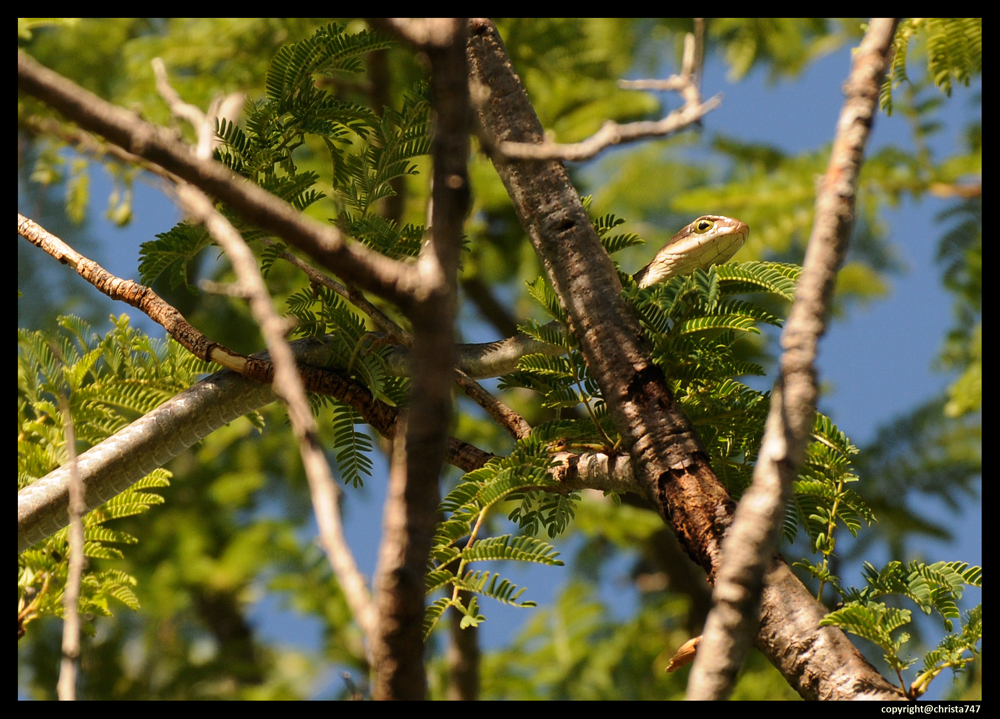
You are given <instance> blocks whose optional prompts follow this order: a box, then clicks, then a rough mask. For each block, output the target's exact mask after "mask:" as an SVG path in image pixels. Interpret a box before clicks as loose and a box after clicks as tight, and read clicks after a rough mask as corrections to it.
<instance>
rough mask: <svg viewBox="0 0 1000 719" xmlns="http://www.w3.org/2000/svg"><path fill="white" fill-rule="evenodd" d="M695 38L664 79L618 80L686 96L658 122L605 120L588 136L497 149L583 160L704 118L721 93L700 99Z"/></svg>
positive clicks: (523, 156)
mask: <svg viewBox="0 0 1000 719" xmlns="http://www.w3.org/2000/svg"><path fill="white" fill-rule="evenodd" d="M696 46H697V43H696V39H695V36H694V35H691V34H688V35H686V36H685V38H684V59H683V61H682V64H681V73H680V74H679V75H671V76H670V77H669V78H667V79H665V80H619V81H618V86H619V87H621V88H624V89H629V90H673V91H676V92H677V93H678V94H680V95H681V97H683V98H684V104H683V105H682V106H681V107H680V108H679V109H677V110H674V111H673V112H671V113H670V114H669V115H667V116H666V117H664V118H663V119H662V120H658V121H656V122H630V123H628V124H627V125H619V124H618V123H617V122H612V121H610V120H609V121H608V122H605V123H604V124H603V125H602V126H601V129H600V130H598V131H597V132H596V133H594V134H593V135H591V136H590V137H588V138H587V139H586V140H583V141H581V142H576V143H573V144H569V145H562V144H559V143H555V142H549V141H548V140H546V141H544V142H542V143H541V144H531V143H525V142H514V141H510V140H505V141H501V142H500V143H499V144H498V145H497V146H496V149H497V150H498V151H499V152H500V154H502V155H504V156H506V157H508V158H511V159H519V160H565V161H576V162H579V161H582V160H589V159H590V158H592V157H596V156H597V155H598V154H599V153H600V152H601V151H602V150H604V149H606V148H608V147H611V146H613V145H620V144H622V143H626V142H636V141H638V140H645V139H648V138H653V137H666V136H667V135H669V134H671V133H674V132H679V131H680V130H683V129H684V128H686V127H688V126H690V125H693V124H695V123H697V122H700V121H701V118H703V117H704V116H705V115H707V114H708V113H709V112H711V111H712V110H714V109H715V108H717V107H718V106H719V105H721V104H722V95H716V96H715V97H713V98H711V99H710V100H707V101H705V102H702V101H701V94H700V92H699V87H698V82H699V76H700V74H701V67H700V59H701V55H700V54H699V53H698V52H696Z"/></svg>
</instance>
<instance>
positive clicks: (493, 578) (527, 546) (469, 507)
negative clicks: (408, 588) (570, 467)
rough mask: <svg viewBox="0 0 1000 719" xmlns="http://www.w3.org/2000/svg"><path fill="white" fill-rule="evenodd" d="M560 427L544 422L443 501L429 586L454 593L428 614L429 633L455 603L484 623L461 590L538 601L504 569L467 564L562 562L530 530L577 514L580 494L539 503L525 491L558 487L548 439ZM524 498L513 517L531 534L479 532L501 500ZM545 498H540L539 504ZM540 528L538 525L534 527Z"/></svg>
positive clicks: (551, 527) (509, 600) (560, 524)
mask: <svg viewBox="0 0 1000 719" xmlns="http://www.w3.org/2000/svg"><path fill="white" fill-rule="evenodd" d="M555 429H556V428H553V427H545V426H542V427H538V428H536V429H535V430H534V431H533V432H532V433H531V435H530V436H529V437H527V438H526V439H522V440H520V441H518V443H517V446H516V447H515V448H514V450H513V451H512V452H511V453H510V454H509V455H508V456H506V457H503V458H496V459H493V460H490V461H489V462H488V463H487V464H486V465H485V466H484V467H482V468H480V469H477V470H475V471H473V472H469V473H468V474H466V475H465V476H464V477H463V478H462V481H461V482H459V484H458V485H457V486H456V487H455V488H454V489H453V490H452V491H451V492H449V493H448V495H447V496H446V497H445V498H444V499H443V500H442V501H441V511H442V512H443V513H445V514H446V517H445V519H444V521H443V522H441V524H439V525H438V529H437V533H436V534H435V537H434V542H433V547H432V549H431V566H430V568H429V570H428V575H427V589H428V592H433V591H436V590H439V589H442V588H444V589H447V590H448V591H450V593H451V596H448V597H443V598H441V599H438V600H437V601H435V602H434V603H433V604H431V606H430V607H428V610H427V613H426V615H425V617H424V630H425V634H429V633H430V632H431V630H433V629H434V627H435V626H436V625H437V622H438V620H439V619H440V618H441V615H442V614H443V613H444V611H445V610H446V609H447V608H448V607H449V606H451V607H455V609H457V610H458V611H459V612H461V613H462V614H463V625H465V626H468V625H470V624H472V625H478V623H479V622H481V621H483V620H484V619H485V617H483V616H482V615H480V614H479V613H478V608H477V607H478V605H477V604H475V603H474V601H475V597H473V603H463V601H462V597H461V595H460V592H463V591H464V592H469V593H472V594H473V595H483V596H487V597H490V598H492V599H495V600H497V601H499V602H503V603H506V604H512V605H514V606H518V607H531V606H534V602H518V598H519V597H520V596H521V593H522V592H523V591H524V590H523V589H519V588H518V587H516V586H515V585H514V584H512V583H511V582H509V581H507V580H506V579H502V578H501V577H500V575H499V574H492V575H491V574H490V572H488V571H484V572H473V571H469V570H467V569H466V567H467V565H468V564H469V563H471V562H478V561H488V560H497V559H510V560H514V561H519V562H534V563H540V564H549V565H561V564H562V562H561V561H560V560H558V559H556V557H557V556H558V553H557V552H556V551H555V550H554V549H553V548H552V546H551V545H549V544H548V543H546V542H543V541H540V540H537V539H535V538H534V537H532V536H530V535H532V534H535V533H536V532H537V530H538V529H539V528H541V527H545V528H547V529H548V531H549V536H555V534H557V533H558V532H559V531H562V530H563V529H564V528H565V526H566V523H567V522H568V520H569V519H570V518H571V516H572V503H573V502H575V501H576V499H577V498H576V497H575V496H573V495H570V497H566V498H561V501H559V500H557V501H555V502H552V501H548V502H546V503H544V506H538V505H536V504H534V503H532V501H531V500H530V499H529V497H528V496H527V492H526V490H528V489H530V488H532V487H549V488H551V489H554V488H555V487H557V483H556V482H555V480H553V479H551V478H550V476H549V469H550V468H551V466H552V458H551V456H550V454H551V452H550V449H551V447H550V443H551V441H552V440H553V439H555V438H557V437H558V436H559V435H558V433H554V430H555ZM518 500H519V501H520V504H519V505H518V506H517V507H516V508H515V509H514V510H513V511H512V512H511V516H510V518H511V519H512V520H515V521H519V522H520V524H521V526H522V528H524V529H525V530H526V531H527V534H526V535H525V536H519V537H513V536H511V535H502V536H498V537H480V536H479V534H480V532H481V531H482V525H483V521H484V520H485V518H486V515H487V513H488V512H489V510H490V509H491V508H492V507H494V506H496V505H498V504H499V503H501V502H507V501H518ZM539 504H542V503H539ZM532 530H534V531H532Z"/></svg>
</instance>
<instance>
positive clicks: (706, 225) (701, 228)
mask: <svg viewBox="0 0 1000 719" xmlns="http://www.w3.org/2000/svg"><path fill="white" fill-rule="evenodd" d="M713 227H715V223H714V222H712V221H711V220H698V223H697V224H696V225H695V226H694V231H695V232H708V231H709V230H711V229H712V228H713Z"/></svg>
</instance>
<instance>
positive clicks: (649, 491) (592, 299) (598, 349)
mask: <svg viewBox="0 0 1000 719" xmlns="http://www.w3.org/2000/svg"><path fill="white" fill-rule="evenodd" d="M469 56H470V68H471V70H472V81H471V82H472V83H474V84H477V85H478V86H479V87H480V88H482V92H484V93H489V96H490V98H491V99H490V101H488V102H478V103H477V105H476V109H477V112H478V113H479V120H480V125H481V126H482V127H483V128H484V130H485V132H487V133H488V134H489V135H490V136H492V137H493V138H497V140H500V139H504V140H517V141H522V142H526V143H529V144H533V143H537V142H538V141H539V140H540V139H541V135H542V131H541V127H540V125H539V123H538V120H537V118H536V117H535V116H534V112H533V110H532V108H531V105H530V102H529V101H528V98H527V95H526V93H525V92H524V89H523V87H521V85H520V82H519V80H518V79H517V77H516V75H515V74H514V72H513V69H512V68H511V66H510V60H509V58H508V57H507V55H506V53H505V51H504V49H503V44H502V42H501V41H500V38H499V36H498V35H497V31H496V28H495V27H494V26H493V25H492V23H490V22H489V21H487V20H481V19H476V20H473V21H472V23H471V30H470V39H469ZM497 170H498V172H499V174H500V176H501V179H502V180H503V182H504V184H505V186H506V187H507V190H508V194H509V195H510V196H511V198H512V200H513V202H514V206H515V209H516V210H517V213H518V216H519V218H520V219H521V222H522V224H523V225H524V227H525V228H526V230H527V232H528V235H529V237H530V238H531V241H532V244H533V246H534V247H535V251H536V253H537V254H538V255H539V257H540V258H541V260H542V263H543V266H544V267H545V269H546V273H547V274H548V276H549V279H550V280H551V282H552V286H553V288H554V289H555V291H556V293H557V294H558V295H559V298H560V301H561V302H562V303H563V304H564V306H565V307H566V309H567V311H568V313H569V316H570V319H571V322H572V325H573V329H574V334H576V336H577V338H578V339H579V340H580V346H581V349H582V351H583V354H584V357H585V358H586V360H587V364H588V366H589V367H590V370H591V372H592V374H593V376H594V377H595V379H596V381H597V382H598V384H599V386H600V387H601V390H602V393H603V395H604V396H605V397H606V398H607V402H608V409H609V411H610V414H611V417H612V418H613V420H614V422H615V426H616V428H617V429H618V431H619V433H620V434H621V436H622V438H623V443H624V445H625V447H626V448H627V449H628V452H629V455H630V457H631V459H632V467H633V472H634V473H635V474H636V475H637V479H638V481H639V482H640V483H641V485H642V486H643V488H644V493H645V495H646V497H647V498H648V499H649V501H651V502H652V503H654V505H655V506H656V507H657V509H658V511H659V512H660V514H661V516H662V517H663V519H664V520H665V521H666V522H667V523H668V524H670V526H671V527H673V528H674V530H675V532H676V533H677V535H678V538H679V539H680V541H681V544H682V545H683V546H684V548H685V549H686V550H687V552H688V553H689V554H690V555H691V556H692V557H694V558H696V559H697V561H698V562H699V563H700V564H701V565H702V566H703V567H704V568H705V569H706V571H708V572H709V576H710V577H711V576H713V575H714V572H715V570H716V569H717V567H718V560H719V555H720V549H719V548H720V542H721V539H722V536H723V534H724V532H725V530H726V529H727V527H728V524H729V522H730V521H731V518H732V512H733V509H734V507H733V503H732V501H731V499H730V498H729V496H728V494H727V492H726V491H725V489H724V488H723V487H722V485H721V483H720V482H719V481H718V479H717V478H716V477H715V475H714V473H713V472H712V470H711V467H710V466H709V465H708V461H707V460H708V457H707V454H706V452H705V450H704V448H703V447H702V445H701V442H700V440H699V439H698V436H697V434H696V433H695V432H694V429H693V427H692V426H691V424H690V422H689V421H688V420H687V418H686V417H685V416H684V415H683V413H682V412H680V410H679V408H678V407H677V406H676V402H675V400H674V398H673V396H672V394H671V393H670V390H669V387H668V386H667V383H666V379H665V378H664V376H663V374H662V371H661V370H660V369H659V368H658V367H657V366H656V365H654V364H653V363H652V360H651V359H650V356H649V351H648V349H647V348H646V347H645V346H644V345H643V344H642V342H641V340H640V339H639V338H640V337H641V333H640V332H639V331H638V327H637V325H636V320H635V317H634V315H633V314H632V313H631V312H629V311H628V309H627V308H626V307H625V306H624V304H623V301H622V299H621V285H620V283H619V282H618V279H617V276H616V275H615V272H614V267H613V265H612V263H611V260H610V258H609V257H608V256H607V254H606V253H605V252H604V251H603V249H602V247H601V245H600V242H599V240H598V238H597V237H596V233H594V232H593V229H592V227H591V225H590V221H589V218H588V217H587V215H586V212H584V211H583V208H582V206H581V205H580V202H579V197H578V196H577V194H576V192H575V190H574V189H573V188H572V185H571V184H570V182H569V178H568V176H567V175H566V172H565V169H564V168H562V167H561V166H559V165H558V164H557V163H554V162H530V163H525V162H510V161H508V162H503V161H500V162H499V163H498V164H497ZM767 584H768V588H767V591H766V592H765V596H764V606H765V611H767V612H771V613H772V614H773V617H774V621H769V622H768V623H767V624H766V626H765V625H762V627H761V632H760V633H759V634H758V645H759V646H760V648H761V650H762V651H763V652H764V654H765V655H766V656H768V658H769V659H770V660H771V661H772V663H774V664H775V665H776V666H777V667H778V668H779V669H780V670H781V671H782V673H783V675H784V676H785V677H786V678H787V679H788V681H789V682H790V683H791V684H792V685H793V686H794V687H795V688H796V689H797V690H798V691H799V692H800V693H801V694H802V695H803V696H805V697H813V698H854V697H856V696H857V695H858V694H859V693H864V694H865V695H867V696H871V697H881V698H897V697H898V696H899V694H898V692H897V691H896V690H894V688H893V687H892V686H891V685H890V684H889V683H888V682H886V681H885V679H883V678H882V677H881V675H879V674H878V672H877V671H875V670H874V668H873V667H871V665H869V664H868V663H867V662H865V661H864V659H863V658H862V657H861V655H860V653H859V652H858V651H857V649H856V648H855V647H854V646H853V645H852V644H851V643H850V641H849V640H848V639H847V637H846V636H845V635H844V634H843V632H841V631H839V630H835V631H833V632H830V631H829V629H830V628H824V629H823V630H822V631H820V630H819V629H818V626H817V622H818V619H815V617H816V616H822V614H823V613H824V611H825V610H824V608H823V607H822V606H821V605H819V604H818V603H817V602H816V601H815V600H814V599H813V598H812V596H811V595H810V594H809V592H808V591H807V590H806V588H805V587H804V586H802V584H801V583H800V582H798V580H796V579H795V578H794V576H793V575H791V573H790V572H788V569H787V567H785V565H784V564H783V563H780V562H777V563H776V564H775V565H774V567H773V569H772V572H771V574H770V575H769V576H768V579H767ZM803 646H817V647H821V648H822V650H823V651H822V652H809V651H806V652H802V651H798V652H796V650H795V649H793V647H798V648H801V647H803Z"/></svg>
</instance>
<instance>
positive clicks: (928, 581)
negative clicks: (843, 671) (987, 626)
mask: <svg viewBox="0 0 1000 719" xmlns="http://www.w3.org/2000/svg"><path fill="white" fill-rule="evenodd" d="M864 578H865V582H866V584H865V586H864V587H863V588H861V589H855V588H853V587H852V588H850V589H847V590H843V589H840V587H837V589H838V591H840V593H841V595H842V596H843V597H844V600H845V602H844V606H843V607H842V608H840V609H838V610H836V611H834V612H831V613H830V614H828V615H827V616H826V617H825V618H824V619H823V620H822V621H821V622H820V624H822V625H825V626H838V627H840V628H841V629H843V630H844V631H847V632H851V633H852V634H856V635H858V636H860V637H864V638H865V639H867V640H869V641H870V642H872V643H874V644H876V645H878V646H879V647H880V648H881V649H882V650H883V651H884V652H885V654H884V655H883V657H884V659H885V661H886V663H887V664H888V665H889V666H890V667H891V668H892V669H893V671H895V673H896V675H897V676H898V677H899V681H900V686H901V688H902V689H903V691H904V692H906V693H907V695H908V696H910V697H911V698H913V699H916V698H917V697H919V696H920V695H921V694H923V693H924V692H925V691H926V690H927V686H928V684H929V683H930V682H931V680H932V679H934V678H935V677H936V676H937V675H938V674H940V673H941V672H942V671H944V670H945V669H946V668H950V669H951V670H952V671H953V672H958V671H960V670H961V669H963V668H964V667H965V666H966V665H967V664H968V663H969V662H971V661H973V660H975V659H977V658H979V655H980V650H979V648H978V645H979V642H980V641H981V640H982V629H983V627H982V605H981V604H980V605H978V606H976V607H975V608H974V609H972V610H970V611H969V612H967V613H966V616H965V621H964V622H963V623H962V628H961V631H959V632H957V633H955V632H953V631H952V629H953V624H952V621H951V620H952V619H956V618H958V617H959V611H958V600H959V599H961V597H962V592H963V589H964V587H966V586H972V587H980V588H981V587H982V585H983V584H982V568H980V567H970V566H969V565H968V564H966V563H965V562H936V563H934V564H930V565H928V564H925V563H923V562H916V561H914V562H910V563H909V564H908V565H906V566H904V565H903V563H902V562H897V561H892V562H889V563H888V564H887V565H885V566H884V567H883V568H882V569H881V570H879V569H876V568H875V567H874V566H872V565H871V564H870V563H868V562H865V568H864ZM890 595H896V596H901V597H905V598H906V599H908V600H910V601H912V602H913V603H914V604H916V605H917V607H918V608H920V610H921V611H923V612H924V613H925V614H930V613H931V612H932V611H936V612H937V613H938V614H940V615H941V617H942V619H943V622H944V629H945V631H947V632H948V635H946V636H945V637H944V639H942V640H941V642H940V643H939V645H938V648H937V649H935V650H933V651H930V652H928V653H927V654H925V655H924V663H923V671H922V672H921V674H920V675H919V676H918V677H917V679H916V680H915V681H914V682H913V684H912V685H911V686H910V687H909V689H907V687H906V685H905V682H904V681H903V678H902V671H903V670H904V669H906V668H908V667H910V666H911V665H912V664H914V663H915V662H916V661H917V660H916V659H913V658H906V657H904V656H902V655H901V654H900V649H901V648H902V646H903V645H904V644H906V643H907V642H908V641H909V639H910V635H909V634H908V633H907V632H901V633H900V634H898V635H895V636H894V632H895V631H896V630H897V629H899V628H901V627H903V626H905V625H907V624H909V623H910V611H909V610H906V609H898V608H896V607H891V606H889V605H887V604H886V603H884V602H878V601H875V600H876V599H878V598H879V597H885V596H890Z"/></svg>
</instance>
